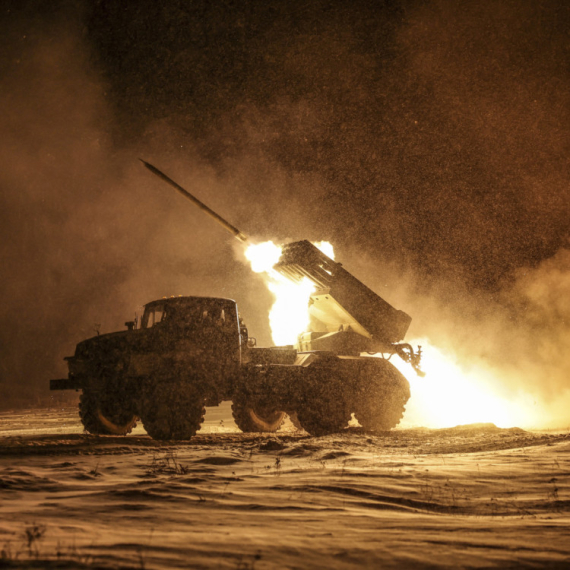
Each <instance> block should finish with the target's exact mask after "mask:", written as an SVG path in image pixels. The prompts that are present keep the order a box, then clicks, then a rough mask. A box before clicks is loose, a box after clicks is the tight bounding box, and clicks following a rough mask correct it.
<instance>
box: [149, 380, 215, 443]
mask: <svg viewBox="0 0 570 570" xmlns="http://www.w3.org/2000/svg"><path fill="white" fill-rule="evenodd" d="M204 401H205V398H204V396H203V395H201V394H200V392H199V391H198V390H196V388H195V387H194V386H192V385H191V384H190V383H187V382H174V381H172V382H166V381H165V382H156V383H151V384H149V385H147V386H146V387H145V389H144V390H143V394H142V398H141V420H142V423H143V426H144V429H145V430H146V432H147V433H148V435H150V437H152V438H153V439H158V440H172V439H178V440H187V439H190V438H191V437H192V436H194V435H196V432H197V431H198V430H199V429H200V426H201V425H202V422H203V421H204V414H205V413H206V409H205V407H204Z"/></svg>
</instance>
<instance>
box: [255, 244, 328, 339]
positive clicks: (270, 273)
mask: <svg viewBox="0 0 570 570" xmlns="http://www.w3.org/2000/svg"><path fill="white" fill-rule="evenodd" d="M313 245H315V246H316V247H317V248H318V249H320V250H321V251H322V252H323V253H324V254H325V255H327V256H328V257H330V258H331V259H334V251H333V246H332V245H331V244H330V243H329V242H326V241H321V242H317V243H314V244H313ZM281 251H282V248H281V246H279V245H276V244H275V243H273V242H272V241H266V242H263V243H258V244H251V245H250V246H248V248H247V249H246V251H245V257H246V258H247V260H248V261H249V262H250V263H251V268H252V270H253V271H255V273H264V274H265V275H266V283H267V287H268V288H269V290H270V291H271V292H272V293H273V295H274V296H275V302H274V304H273V307H271V310H270V311H269V324H270V326H271V336H272V338H273V342H274V343H275V344H276V345H278V346H283V345H288V344H292V345H294V344H296V342H297V337H298V336H299V335H300V334H301V333H302V332H304V331H306V330H307V329H308V328H309V299H310V297H311V293H312V292H313V291H314V285H313V283H312V282H311V281H310V280H309V279H306V278H305V279H303V281H301V283H295V282H293V281H290V280H289V279H287V278H286V277H284V276H283V275H281V274H280V273H277V271H275V270H274V269H273V267H274V266H275V264H276V263H277V262H278V261H279V258H280V257H281Z"/></svg>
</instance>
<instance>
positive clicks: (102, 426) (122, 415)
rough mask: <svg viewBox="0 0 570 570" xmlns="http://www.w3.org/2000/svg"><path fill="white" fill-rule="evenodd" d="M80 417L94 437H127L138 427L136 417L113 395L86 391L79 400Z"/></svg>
mask: <svg viewBox="0 0 570 570" xmlns="http://www.w3.org/2000/svg"><path fill="white" fill-rule="evenodd" d="M79 417H80V418H81V423H82V424H83V427H84V428H85V429H86V430H87V431H88V432H89V433H91V434H93V435H127V434H129V433H131V431H133V428H134V427H135V426H136V425H137V417H136V415H135V414H134V413H133V412H130V411H128V410H125V409H123V408H122V406H121V405H120V403H119V402H118V401H116V400H114V399H113V395H112V394H109V393H107V394H105V395H103V394H102V393H100V392H93V391H91V390H86V389H84V390H83V393H82V394H81V396H80V398H79Z"/></svg>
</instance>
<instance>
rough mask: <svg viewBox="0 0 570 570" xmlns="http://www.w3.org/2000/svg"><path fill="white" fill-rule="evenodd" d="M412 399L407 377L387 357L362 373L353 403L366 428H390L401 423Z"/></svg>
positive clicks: (362, 424)
mask: <svg viewBox="0 0 570 570" xmlns="http://www.w3.org/2000/svg"><path fill="white" fill-rule="evenodd" d="M371 364H372V363H371ZM409 398H410V385H409V384H408V381H407V380H406V378H405V377H404V376H403V375H402V374H401V373H400V372H399V371H398V370H397V369H396V368H395V367H394V366H393V365H392V364H391V363H390V362H388V361H387V360H377V361H376V362H374V366H370V367H366V369H364V370H363V371H362V373H361V374H360V377H359V382H358V390H357V395H356V397H355V403H354V408H355V416H356V419H357V420H358V421H359V423H360V425H361V426H362V427H363V428H364V429H366V430H374V431H387V430H390V429H392V428H393V427H396V426H397V425H398V424H399V423H400V420H401V419H402V416H403V415H404V411H405V409H406V402H407V401H408V400H409Z"/></svg>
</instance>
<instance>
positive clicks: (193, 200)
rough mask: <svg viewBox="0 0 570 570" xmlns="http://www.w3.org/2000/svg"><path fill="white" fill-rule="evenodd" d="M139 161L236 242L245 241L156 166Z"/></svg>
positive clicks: (235, 230) (230, 225) (232, 227)
mask: <svg viewBox="0 0 570 570" xmlns="http://www.w3.org/2000/svg"><path fill="white" fill-rule="evenodd" d="M139 160H140V161H141V162H142V163H143V164H144V165H145V166H146V167H147V168H148V169H149V170H150V171H151V172H152V173H153V174H156V176H158V177H159V178H161V179H162V180H164V181H165V182H166V183H167V184H170V186H172V187H173V188H174V189H175V190H177V191H178V192H180V194H182V196H184V197H185V198H188V200H190V202H193V203H194V204H195V205H196V206H198V208H200V210H203V211H204V212H206V214H208V215H209V216H211V217H212V218H214V220H216V222H218V224H220V225H221V226H223V227H224V228H226V230H228V232H230V233H231V234H232V235H233V236H234V237H235V238H236V239H237V240H239V241H241V242H245V241H247V236H246V235H245V234H243V233H241V232H240V231H239V230H238V229H237V228H236V227H235V226H232V224H230V223H229V222H228V221H227V220H224V218H222V216H220V215H218V214H216V212H214V210H212V209H210V208H208V206H206V204H204V203H203V202H201V201H200V200H198V198H196V196H193V195H192V194H190V192H188V191H187V190H184V188H182V186H180V184H177V183H176V182H174V180H172V178H169V177H168V176H166V174H164V172H161V171H160V170H158V168H156V166H153V165H152V164H149V163H148V162H146V161H144V160H143V159H142V158H139Z"/></svg>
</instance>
